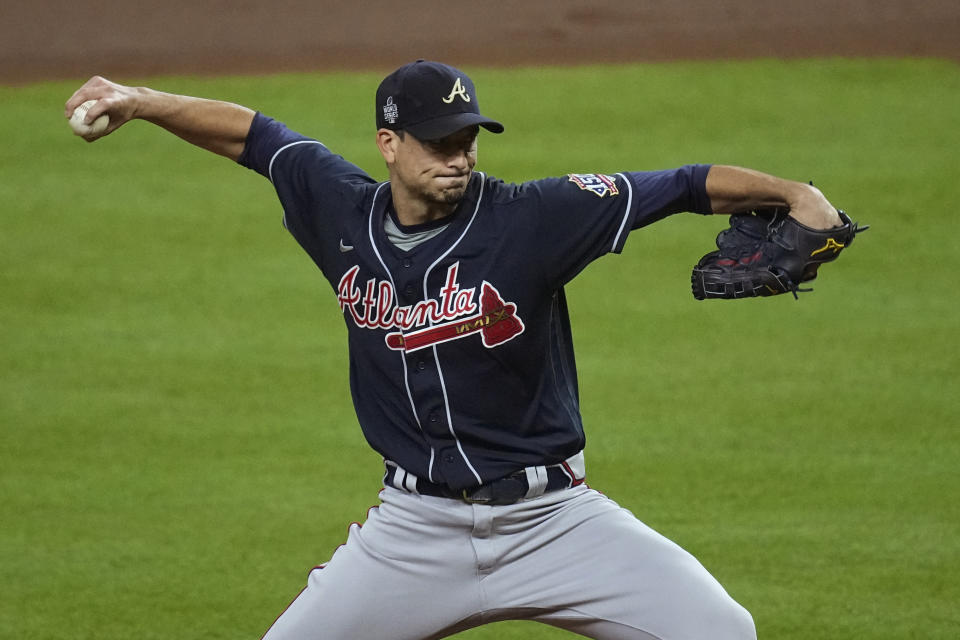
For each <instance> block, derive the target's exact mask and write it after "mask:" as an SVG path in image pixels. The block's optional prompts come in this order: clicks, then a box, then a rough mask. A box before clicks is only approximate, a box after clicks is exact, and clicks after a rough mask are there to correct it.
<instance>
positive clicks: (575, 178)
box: [567, 173, 620, 198]
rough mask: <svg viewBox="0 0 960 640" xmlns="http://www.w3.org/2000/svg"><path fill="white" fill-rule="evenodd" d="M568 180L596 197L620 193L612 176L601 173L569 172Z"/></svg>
mask: <svg viewBox="0 0 960 640" xmlns="http://www.w3.org/2000/svg"><path fill="white" fill-rule="evenodd" d="M567 177H568V178H569V179H570V182H572V183H573V184H575V185H577V186H578V187H580V188H581V189H582V190H584V191H589V192H590V193H592V194H594V195H595V196H597V197H598V198H605V197H606V196H615V195H618V194H619V193H620V190H619V189H617V183H616V182H615V181H614V179H613V177H611V176H606V175H603V174H601V173H571V174H568V176H567Z"/></svg>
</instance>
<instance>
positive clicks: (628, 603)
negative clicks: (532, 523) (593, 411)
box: [516, 491, 756, 640]
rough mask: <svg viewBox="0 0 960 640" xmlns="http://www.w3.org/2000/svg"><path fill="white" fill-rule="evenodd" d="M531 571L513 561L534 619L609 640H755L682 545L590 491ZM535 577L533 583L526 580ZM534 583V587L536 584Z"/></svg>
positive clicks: (743, 615)
mask: <svg viewBox="0 0 960 640" xmlns="http://www.w3.org/2000/svg"><path fill="white" fill-rule="evenodd" d="M568 511H569V513H568V514H566V515H564V516H563V518H565V519H567V520H568V521H567V522H566V523H565V524H562V525H555V526H560V527H562V528H563V530H562V531H561V532H560V533H561V535H558V536H557V537H556V538H555V539H554V540H553V541H552V542H551V544H550V545H548V547H547V548H546V549H545V553H544V554H543V555H542V557H541V558H540V559H539V560H536V561H534V560H533V558H532V557H531V558H529V560H530V562H536V563H537V565H538V566H537V567H532V566H526V567H524V566H523V562H522V561H521V562H518V563H517V567H516V570H517V571H518V575H521V574H525V575H526V576H528V581H527V586H528V587H532V588H530V589H528V590H527V592H526V593H525V594H523V595H522V596H521V598H522V600H523V601H524V604H533V605H534V607H535V608H538V609H541V610H542V611H543V613H542V615H538V616H536V618H535V619H537V620H539V621H541V622H546V623H548V624H551V625H554V626H559V627H563V628H566V629H569V630H571V631H575V632H577V633H580V634H582V635H586V636H588V637H592V638H603V639H607V640H622V639H628V638H629V639H635V640H651V639H656V640H703V639H706V638H709V639H710V640H753V639H754V638H756V632H755V629H754V625H753V619H752V618H751V616H750V614H749V613H748V612H747V610H746V609H744V608H743V607H742V606H740V605H739V604H738V603H737V602H736V601H735V600H733V598H731V597H730V596H729V595H728V594H727V592H726V591H725V590H724V588H723V587H722V586H721V585H720V583H719V582H717V580H716V579H715V578H714V577H713V576H712V575H711V574H710V573H709V572H708V571H707V570H706V569H705V568H704V567H703V565H701V564H700V562H698V561H697V559H696V558H694V557H693V556H692V555H691V554H690V553H688V552H687V551H685V550H684V549H682V548H681V547H680V546H678V545H677V544H675V543H674V542H671V541H670V540H668V539H667V538H665V537H664V536H662V535H660V534H659V533H657V532H656V531H654V530H653V529H651V528H650V527H648V526H646V525H645V524H643V523H642V522H640V521H639V520H638V519H637V518H636V517H635V516H634V515H633V514H631V513H630V512H629V511H627V510H625V509H622V508H620V507H619V506H618V505H617V504H616V503H615V502H613V501H612V500H609V499H608V498H606V497H604V496H602V495H601V494H599V493H597V492H594V491H591V493H590V494H588V495H585V496H583V497H582V498H581V500H580V504H578V505H577V506H576V507H575V508H572V509H569V510H568ZM533 576H538V578H537V580H536V581H531V580H530V578H531V577H533ZM536 582H539V584H536Z"/></svg>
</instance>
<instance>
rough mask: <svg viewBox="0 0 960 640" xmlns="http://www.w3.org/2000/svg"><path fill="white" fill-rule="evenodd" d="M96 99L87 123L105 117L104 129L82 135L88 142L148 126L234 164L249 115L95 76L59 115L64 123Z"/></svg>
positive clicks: (202, 100)
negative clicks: (127, 127)
mask: <svg viewBox="0 0 960 640" xmlns="http://www.w3.org/2000/svg"><path fill="white" fill-rule="evenodd" d="M88 100H95V101H96V103H95V104H93V106H91V107H90V109H89V110H88V111H87V115H86V122H87V123H90V122H93V121H94V120H96V119H97V118H98V117H100V116H101V115H104V114H106V115H107V116H108V117H109V119H110V122H109V124H108V126H107V128H106V130H104V131H101V132H98V133H96V134H93V133H91V134H89V135H84V138H85V139H86V140H87V141H88V142H93V141H94V140H97V139H99V138H102V137H103V136H106V135H109V134H111V133H113V132H114V131H116V130H117V129H118V128H119V127H121V126H123V125H124V124H126V123H127V122H129V121H130V120H134V119H141V120H146V121H148V122H152V123H153V124H156V125H158V126H160V127H163V128H164V129H166V130H167V131H170V132H171V133H173V134H175V135H177V136H179V137H180V138H183V139H184V140H186V141H187V142H190V143H192V144H195V145H197V146H198V147H202V148H203V149H207V150H208V151H212V152H214V153H218V154H220V155H222V156H226V157H228V158H230V159H231V160H236V159H237V158H239V157H240V154H241V153H242V152H243V148H244V144H245V141H246V138H247V133H248V132H249V131H250V124H251V123H252V122H253V116H254V111H253V110H251V109H248V108H246V107H243V106H240V105H237V104H232V103H230V102H222V101H219V100H208V99H205V98H194V97H191V96H181V95H176V94H172V93H164V92H162V91H155V90H153V89H150V88H147V87H128V86H125V85H122V84H118V83H116V82H111V81H110V80H107V79H106V78H102V77H100V76H94V77H93V78H90V80H88V81H87V82H86V83H84V85H83V86H82V87H80V88H79V89H77V91H76V92H74V94H73V95H72V96H71V97H70V99H69V100H67V103H66V104H65V105H64V116H66V117H67V118H69V117H70V116H71V114H73V111H74V109H76V108H77V106H79V105H80V104H82V103H84V102H86V101H88Z"/></svg>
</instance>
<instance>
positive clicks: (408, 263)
mask: <svg viewBox="0 0 960 640" xmlns="http://www.w3.org/2000/svg"><path fill="white" fill-rule="evenodd" d="M400 264H402V265H403V266H404V267H406V268H407V269H409V268H410V267H412V266H413V260H411V259H410V258H404V259H403V262H401V263H400Z"/></svg>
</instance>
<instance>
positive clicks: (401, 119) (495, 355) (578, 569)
mask: <svg viewBox="0 0 960 640" xmlns="http://www.w3.org/2000/svg"><path fill="white" fill-rule="evenodd" d="M89 101H96V102H95V103H94V104H92V105H91V106H89V109H88V111H87V113H86V116H85V122H86V123H87V124H90V123H93V122H94V121H95V120H96V119H97V118H99V117H101V116H103V115H107V116H108V119H109V124H107V125H106V127H105V128H100V130H98V131H97V132H96V133H92V132H90V133H87V134H85V137H86V138H87V139H88V140H95V139H97V138H99V137H101V136H103V135H109V134H110V133H112V132H113V131H115V130H116V129H117V128H118V127H120V126H122V125H123V124H124V123H126V122H127V121H129V120H131V119H134V118H140V119H144V120H147V121H150V122H153V123H155V124H157V125H159V126H161V127H163V128H165V129H167V130H169V131H171V132H172V133H174V134H176V135H177V136H179V137H181V138H183V139H185V140H187V141H188V142H191V143H193V144H195V145H198V146H200V147H203V148H205V149H208V150H210V151H213V152H215V153H218V154H221V155H224V156H226V157H228V158H230V159H232V160H234V161H236V162H238V163H239V164H241V165H243V166H245V167H247V168H249V169H252V170H253V171H255V172H257V173H259V174H261V175H262V176H264V177H266V178H267V179H268V180H269V181H270V182H271V183H272V185H273V187H274V189H275V190H276V192H277V196H278V198H279V200H280V203H281V205H282V208H283V222H284V225H285V227H286V229H287V230H288V231H289V232H290V233H291V234H292V235H293V237H294V238H295V239H296V240H297V242H298V243H299V244H300V246H301V247H302V248H303V250H304V251H306V253H307V254H308V255H309V256H310V257H311V258H312V259H313V261H314V262H315V263H316V265H317V266H318V267H319V268H320V270H321V272H322V273H323V276H324V277H325V278H326V279H327V280H328V281H329V283H330V285H331V287H332V289H333V293H334V295H335V296H336V303H337V304H338V305H339V307H340V310H341V311H342V313H343V318H344V322H345V323H346V326H347V332H348V341H349V355H350V388H351V392H352V396H353V403H354V406H355V408H356V413H357V417H358V419H359V423H360V426H361V428H362V430H363V434H364V436H365V437H366V439H367V441H368V442H369V444H370V446H371V447H373V449H375V450H376V451H377V452H378V453H379V454H380V455H382V456H383V460H384V475H383V486H384V488H383V491H382V492H381V493H380V504H379V506H378V507H376V508H374V509H371V510H370V512H369V515H368V518H367V521H366V522H365V523H364V524H363V525H362V526H361V525H359V524H355V525H353V526H351V527H350V531H349V537H348V538H347V540H346V542H345V543H344V544H343V545H342V546H340V547H339V548H337V549H336V550H335V551H334V552H333V553H332V556H331V557H330V558H329V559H328V560H327V562H325V563H324V564H322V565H320V566H318V567H316V568H315V569H313V570H312V571H311V572H310V573H309V576H308V578H307V584H306V587H305V588H304V590H303V591H302V592H301V593H300V595H299V596H298V597H297V598H296V599H295V600H294V601H293V602H292V604H291V605H290V607H289V608H288V609H287V610H286V611H284V612H283V613H282V614H281V615H280V617H279V618H278V619H277V620H276V622H275V623H274V624H273V625H272V626H271V627H270V628H269V630H268V631H267V632H266V635H265V636H264V637H265V638H267V639H268V640H305V639H320V638H324V639H328V640H329V639H338V640H358V639H360V640H363V639H380V638H384V639H387V638H389V639H392V640H402V639H410V640H414V639H423V638H442V637H446V636H449V635H452V634H454V633H457V632H459V631H462V630H465V629H468V628H471V627H475V626H478V625H483V624H486V623H489V622H493V621H499V620H507V619H527V620H535V621H538V622H542V623H546V624H549V625H553V626H555V627H560V628H563V629H567V630H569V631H572V632H575V633H578V634H582V635H584V636H588V637H592V638H606V639H610V640H614V639H627V638H630V639H637V640H641V639H642V640H705V639H710V640H745V639H750V638H755V637H756V635H755V631H754V625H753V621H752V618H751V616H750V614H749V613H748V612H747V611H746V610H745V609H744V608H743V607H742V606H740V605H739V604H738V603H737V602H735V601H734V600H733V599H732V598H731V597H730V596H729V595H728V594H727V592H726V591H725V590H724V589H723V588H722V587H721V585H720V584H719V583H718V582H717V581H716V580H715V579H714V578H713V577H712V576H711V575H710V573H708V571H707V570H706V569H705V568H704V567H703V566H702V565H701V564H700V563H699V562H698V561H697V560H696V559H695V558H694V557H693V556H691V555H690V554H689V553H687V552H686V551H684V550H683V549H681V548H680V547H679V546H677V545H676V544H674V543H673V542H671V541H670V540H667V539H666V538H664V537H663V536H661V535H660V534H658V533H656V532H655V531H653V530H651V529H650V528H649V527H647V526H646V525H644V524H643V523H642V522H641V521H640V520H638V519H637V518H636V517H635V516H634V515H633V514H631V513H630V512H628V511H627V510H625V509H623V508H621V507H620V506H618V505H617V503H616V502H614V501H613V500H612V499H610V498H608V497H606V496H604V495H603V494H601V493H599V492H598V491H596V490H594V489H593V488H591V487H589V486H588V485H587V484H586V482H585V478H586V464H585V457H584V444H585V438H584V429H583V424H582V420H581V416H580V409H579V397H578V388H577V371H576V364H575V361H574V351H573V342H572V340H571V332H570V321H569V318H568V313H567V300H566V298H565V296H564V286H565V285H566V284H567V283H568V282H569V281H570V280H571V279H573V278H574V277H576V275H577V274H578V273H580V271H581V270H582V269H584V268H585V267H586V266H587V265H588V264H589V263H590V262H592V261H593V260H595V259H596V258H598V257H600V256H603V255H605V254H607V253H619V252H621V250H622V249H623V248H624V244H625V242H626V241H627V238H628V236H629V234H630V233H631V232H633V231H636V230H637V229H641V228H643V227H645V226H647V225H649V224H651V223H653V222H656V221H658V220H660V219H662V218H664V217H666V216H668V215H671V214H673V213H677V212H681V211H689V212H695V213H701V214H735V215H734V216H733V219H732V220H733V222H734V225H733V227H732V229H731V230H729V231H728V232H726V235H725V236H724V234H721V235H722V236H724V239H723V240H722V242H721V241H720V240H718V246H719V251H715V252H711V253H710V254H708V255H707V256H705V257H704V259H703V260H701V261H700V263H698V265H697V266H696V267H695V268H694V272H693V275H692V282H693V289H694V294H695V295H696V296H697V297H698V298H736V297H744V296H746V295H772V294H773V293H782V292H785V291H789V292H793V293H796V291H797V287H796V285H797V284H798V283H799V282H801V281H805V280H809V279H811V278H812V276H814V275H816V268H817V267H818V266H819V264H821V263H822V262H825V261H827V260H830V259H833V258H835V257H836V255H837V253H839V251H840V250H841V249H842V248H843V247H844V246H845V245H847V244H849V242H850V241H851V240H852V237H853V235H855V233H856V225H853V224H852V223H851V222H850V220H849V219H848V218H847V217H846V216H845V215H843V214H841V213H840V212H838V210H837V209H836V208H834V207H833V206H832V205H831V204H830V203H829V202H828V201H827V199H826V198H825V197H824V196H823V194H822V193H821V192H820V191H819V190H817V189H816V188H814V187H813V186H811V185H807V184H802V183H798V182H792V181H787V180H782V179H779V178H776V177H773V176H770V175H766V174H762V173H759V172H756V171H752V170H748V169H742V168H736V167H728V166H711V165H691V166H684V167H680V168H677V169H671V170H665V171H652V172H632V171H623V172H620V173H615V174H601V173H590V174H570V175H566V176H562V177H553V178H546V179H542V180H533V181H530V182H525V183H522V184H513V183H509V182H504V181H502V180H499V179H497V178H494V177H493V176H490V175H487V174H485V173H482V172H480V171H478V170H476V163H477V149H478V134H479V132H480V130H481V129H483V130H485V131H486V132H490V133H494V134H498V133H502V132H503V130H504V127H503V125H502V124H500V123H499V122H497V121H496V120H493V119H491V118H488V117H487V116H485V115H482V114H481V113H480V108H479V104H478V101H477V92H476V89H475V87H474V84H473V82H472V81H471V80H470V78H469V77H468V76H467V75H466V74H465V73H463V72H462V71H460V70H458V69H455V68H453V67H450V66H448V65H445V64H440V63H436V62H429V61H423V60H418V61H416V62H413V63H410V64H406V65H404V66H402V67H400V68H399V69H397V70H396V71H394V72H393V73H391V74H390V75H389V76H387V77H386V78H385V79H384V80H383V82H382V83H381V84H380V86H379V88H378V90H377V92H376V144H377V147H378V149H379V150H380V153H381V154H382V156H383V159H384V161H385V162H386V164H387V167H388V169H389V177H390V179H389V181H387V182H382V183H378V182H376V181H375V180H373V179H372V178H371V177H370V176H369V175H368V174H367V173H366V172H365V171H364V170H363V169H361V168H360V167H357V166H356V165H354V164H351V163H350V162H349V161H348V160H346V159H344V158H342V157H341V156H339V155H337V154H336V151H335V150H332V149H328V148H327V147H326V146H325V145H324V144H323V143H322V142H319V141H317V140H314V139H311V138H309V137H307V136H304V135H301V134H299V133H297V132H294V131H291V130H290V129H289V128H287V127H286V126H285V125H283V124H282V123H280V122H277V121H275V120H272V119H271V118H269V117H268V116H266V115H264V114H261V113H256V112H254V111H252V110H250V109H247V108H245V107H242V106H239V105H234V104H229V103H224V102H218V101H214V100H206V99H200V98H193V97H187V96H178V95H172V94H166V93H161V92H158V91H154V90H151V89H147V88H133V87H127V86H122V85H119V84H116V83H113V82H110V81H108V80H106V79H103V78H99V77H94V78H92V79H91V80H89V81H88V82H87V83H86V84H84V85H83V86H82V87H81V88H80V89H79V90H78V91H77V92H76V93H75V94H74V95H73V96H72V97H71V98H70V99H69V100H68V101H67V103H66V106H65V115H66V116H67V117H70V116H71V115H72V114H73V111H74V109H75V108H76V107H78V106H79V105H81V104H84V103H87V102H89ZM101 122H102V121H101ZM91 131H92V130H91ZM754 211H761V212H770V211H773V212H780V213H779V214H764V215H761V214H755V213H752V212H754ZM801 254H803V255H801ZM806 254H810V255H806ZM798 255H799V256H800V257H799V258H797V256H798ZM788 258H789V260H788ZM791 260H792V262H791ZM784 265H786V266H784ZM791 269H792V270H791Z"/></svg>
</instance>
